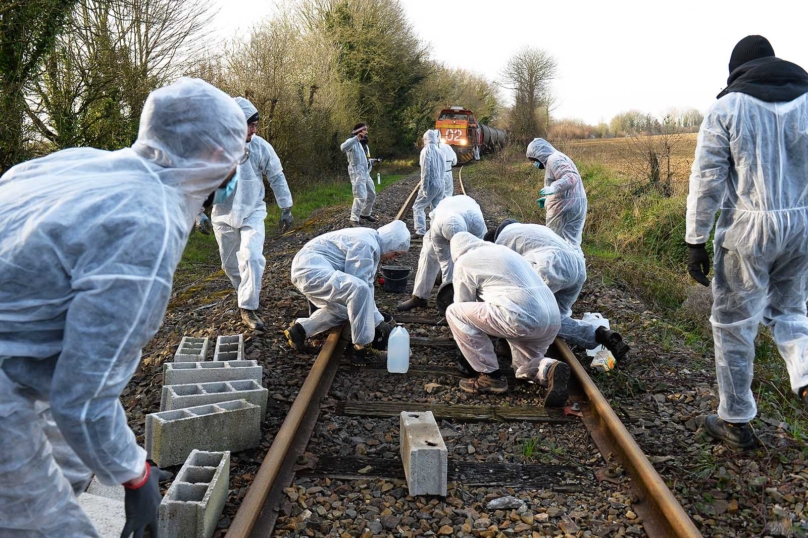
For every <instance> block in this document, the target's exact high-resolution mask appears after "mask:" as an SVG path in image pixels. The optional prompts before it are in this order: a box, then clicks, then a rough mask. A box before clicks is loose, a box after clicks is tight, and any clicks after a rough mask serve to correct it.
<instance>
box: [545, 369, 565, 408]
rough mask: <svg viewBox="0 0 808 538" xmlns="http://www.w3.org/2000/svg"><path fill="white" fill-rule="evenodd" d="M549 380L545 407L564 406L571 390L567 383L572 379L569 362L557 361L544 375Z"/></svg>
mask: <svg viewBox="0 0 808 538" xmlns="http://www.w3.org/2000/svg"><path fill="white" fill-rule="evenodd" d="M544 379H545V380H546V381H547V396H545V397H544V407H564V404H565V403H567V397H568V396H569V392H568V391H567V383H568V382H569V380H570V367H569V365H568V364H567V363H565V362H561V361H556V362H554V363H553V364H552V365H550V368H548V369H547V373H546V374H545V376H544Z"/></svg>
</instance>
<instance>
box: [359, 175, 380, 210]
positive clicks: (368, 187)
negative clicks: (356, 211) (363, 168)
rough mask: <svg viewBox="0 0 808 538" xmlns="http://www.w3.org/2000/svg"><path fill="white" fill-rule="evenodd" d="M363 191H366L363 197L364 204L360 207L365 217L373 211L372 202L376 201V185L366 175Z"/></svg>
mask: <svg viewBox="0 0 808 538" xmlns="http://www.w3.org/2000/svg"><path fill="white" fill-rule="evenodd" d="M365 191H366V192H367V197H366V198H365V204H364V206H363V207H362V213H361V214H362V216H364V217H367V216H370V214H371V213H373V204H374V203H375V202H376V186H375V185H374V184H373V179H371V178H370V177H368V178H367V179H366V180H365Z"/></svg>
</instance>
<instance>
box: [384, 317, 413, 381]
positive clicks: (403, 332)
mask: <svg viewBox="0 0 808 538" xmlns="http://www.w3.org/2000/svg"><path fill="white" fill-rule="evenodd" d="M409 369H410V333H408V332H407V329H405V328H404V327H402V326H401V325H398V326H397V327H396V328H395V329H393V330H392V331H390V339H389V340H388V341H387V371H388V372H391V373H394V374H406V373H407V370H409Z"/></svg>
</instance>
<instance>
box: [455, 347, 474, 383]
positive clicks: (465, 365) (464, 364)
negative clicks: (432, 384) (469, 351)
mask: <svg viewBox="0 0 808 538" xmlns="http://www.w3.org/2000/svg"><path fill="white" fill-rule="evenodd" d="M455 361H457V369H458V370H460V371H461V372H463V374H464V375H466V376H468V377H477V375H478V374H479V372H478V371H477V370H475V369H474V368H472V367H471V364H470V363H469V361H468V360H467V359H466V357H464V356H463V352H462V351H460V350H459V349H458V350H456V351H455Z"/></svg>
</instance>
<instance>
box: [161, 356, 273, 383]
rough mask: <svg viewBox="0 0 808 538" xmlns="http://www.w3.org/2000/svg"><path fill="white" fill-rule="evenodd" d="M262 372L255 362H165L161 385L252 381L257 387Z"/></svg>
mask: <svg viewBox="0 0 808 538" xmlns="http://www.w3.org/2000/svg"><path fill="white" fill-rule="evenodd" d="M262 375H263V371H262V368H261V366H259V364H258V363H257V362H256V361H244V360H242V361H218V362H166V363H164V364H163V385H188V384H191V383H212V382H214V381H241V380H245V379H253V380H255V382H256V383H258V384H259V385H260V384H261V377H262Z"/></svg>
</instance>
